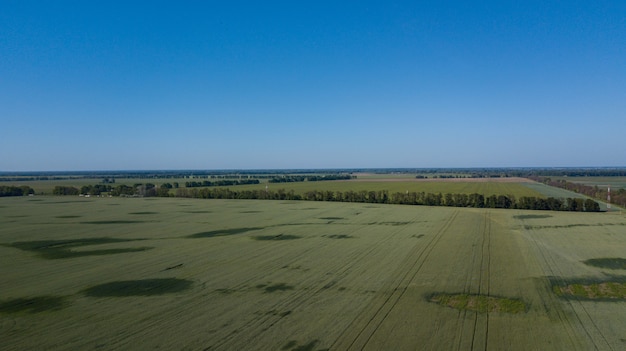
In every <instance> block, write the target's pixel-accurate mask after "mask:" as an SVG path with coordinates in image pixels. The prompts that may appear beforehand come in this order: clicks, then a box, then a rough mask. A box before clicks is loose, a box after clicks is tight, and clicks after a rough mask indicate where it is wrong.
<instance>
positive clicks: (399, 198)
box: [53, 183, 600, 212]
mask: <svg viewBox="0 0 626 351" xmlns="http://www.w3.org/2000/svg"><path fill="white" fill-rule="evenodd" d="M103 189H108V192H109V194H110V195H112V196H145V197H151V196H159V197H170V196H175V197H185V198H200V199H249V200H304V201H335V202H361V203H378V204H396V205H422V206H449V207H473V208H503V209H524V210H550V211H578V212H583V211H584V212H599V211H600V205H599V204H598V203H597V202H595V201H593V200H592V199H581V198H567V199H559V198H554V197H549V198H541V197H534V196H523V197H520V198H515V197H514V196H512V195H490V196H484V195H483V194H478V193H473V194H461V193H446V194H441V193H426V192H408V191H407V192H404V193H402V192H395V193H389V192H388V191H386V190H379V191H367V190H360V191H353V190H348V191H330V190H309V191H306V192H304V193H303V194H296V193H295V191H294V190H289V191H286V190H285V189H278V190H269V189H264V190H262V189H252V190H250V189H247V190H231V189H230V188H223V187H222V188H218V187H212V188H198V187H188V188H177V189H175V190H176V191H175V193H174V194H172V193H171V192H170V189H172V186H171V184H164V185H162V186H160V187H157V186H155V185H154V184H151V183H146V184H135V185H133V186H128V185H118V186H116V187H111V186H110V185H95V186H84V187H82V188H81V189H80V190H79V189H77V188H74V187H68V186H57V187H55V188H54V190H53V194H54V195H79V194H88V193H89V192H86V191H88V190H89V191H91V192H90V193H89V194H91V195H99V194H101V192H104V191H102V190H103ZM98 191H100V192H98Z"/></svg>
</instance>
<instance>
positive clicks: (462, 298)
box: [428, 294, 527, 314]
mask: <svg viewBox="0 0 626 351" xmlns="http://www.w3.org/2000/svg"><path fill="white" fill-rule="evenodd" d="M428 301H430V302H435V303H438V304H440V305H442V306H446V307H451V308H454V309H457V310H461V311H463V310H468V311H474V312H479V313H492V312H501V313H512V314H516V313H523V312H526V310H527V306H526V304H525V303H524V302H523V301H521V300H518V299H510V298H506V297H496V296H486V295H471V294H433V295H431V296H429V297H428Z"/></svg>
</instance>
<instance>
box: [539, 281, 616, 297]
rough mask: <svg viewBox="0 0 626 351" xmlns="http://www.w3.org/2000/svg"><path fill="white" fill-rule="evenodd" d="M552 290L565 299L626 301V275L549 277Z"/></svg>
mask: <svg viewBox="0 0 626 351" xmlns="http://www.w3.org/2000/svg"><path fill="white" fill-rule="evenodd" d="M548 280H549V281H550V283H551V286H552V292H553V293H555V294H556V295H557V296H558V297H560V298H562V299H565V300H577V301H597V302H623V301H626V277H624V276H610V277H609V278H608V279H606V278H604V279H602V278H595V277H593V278H572V279H568V278H565V279H564V278H559V277H548Z"/></svg>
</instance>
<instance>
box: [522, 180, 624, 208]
mask: <svg viewBox="0 0 626 351" xmlns="http://www.w3.org/2000/svg"><path fill="white" fill-rule="evenodd" d="M529 179H532V180H534V181H536V182H540V183H544V184H546V185H549V186H553V187H556V188H561V189H565V190H569V191H573V192H575V193H578V194H583V195H585V196H588V197H591V198H594V199H598V200H601V201H605V200H606V199H607V195H608V189H604V188H600V187H598V186H597V185H594V186H591V185H585V184H580V183H573V182H568V181H566V180H562V179H556V180H553V179H551V178H549V177H529ZM611 203H612V204H616V205H618V206H621V207H626V189H622V188H618V189H612V191H611Z"/></svg>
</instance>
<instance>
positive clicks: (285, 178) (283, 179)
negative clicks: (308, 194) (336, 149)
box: [268, 174, 356, 183]
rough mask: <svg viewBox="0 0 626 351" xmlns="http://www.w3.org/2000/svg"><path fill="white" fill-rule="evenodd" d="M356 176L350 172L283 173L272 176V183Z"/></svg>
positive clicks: (339, 178)
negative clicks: (323, 173)
mask: <svg viewBox="0 0 626 351" xmlns="http://www.w3.org/2000/svg"><path fill="white" fill-rule="evenodd" d="M354 178H356V176H353V175H350V174H325V175H281V176H276V177H273V178H270V179H269V180H268V182H270V183H292V182H318V181H323V180H350V179H354Z"/></svg>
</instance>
